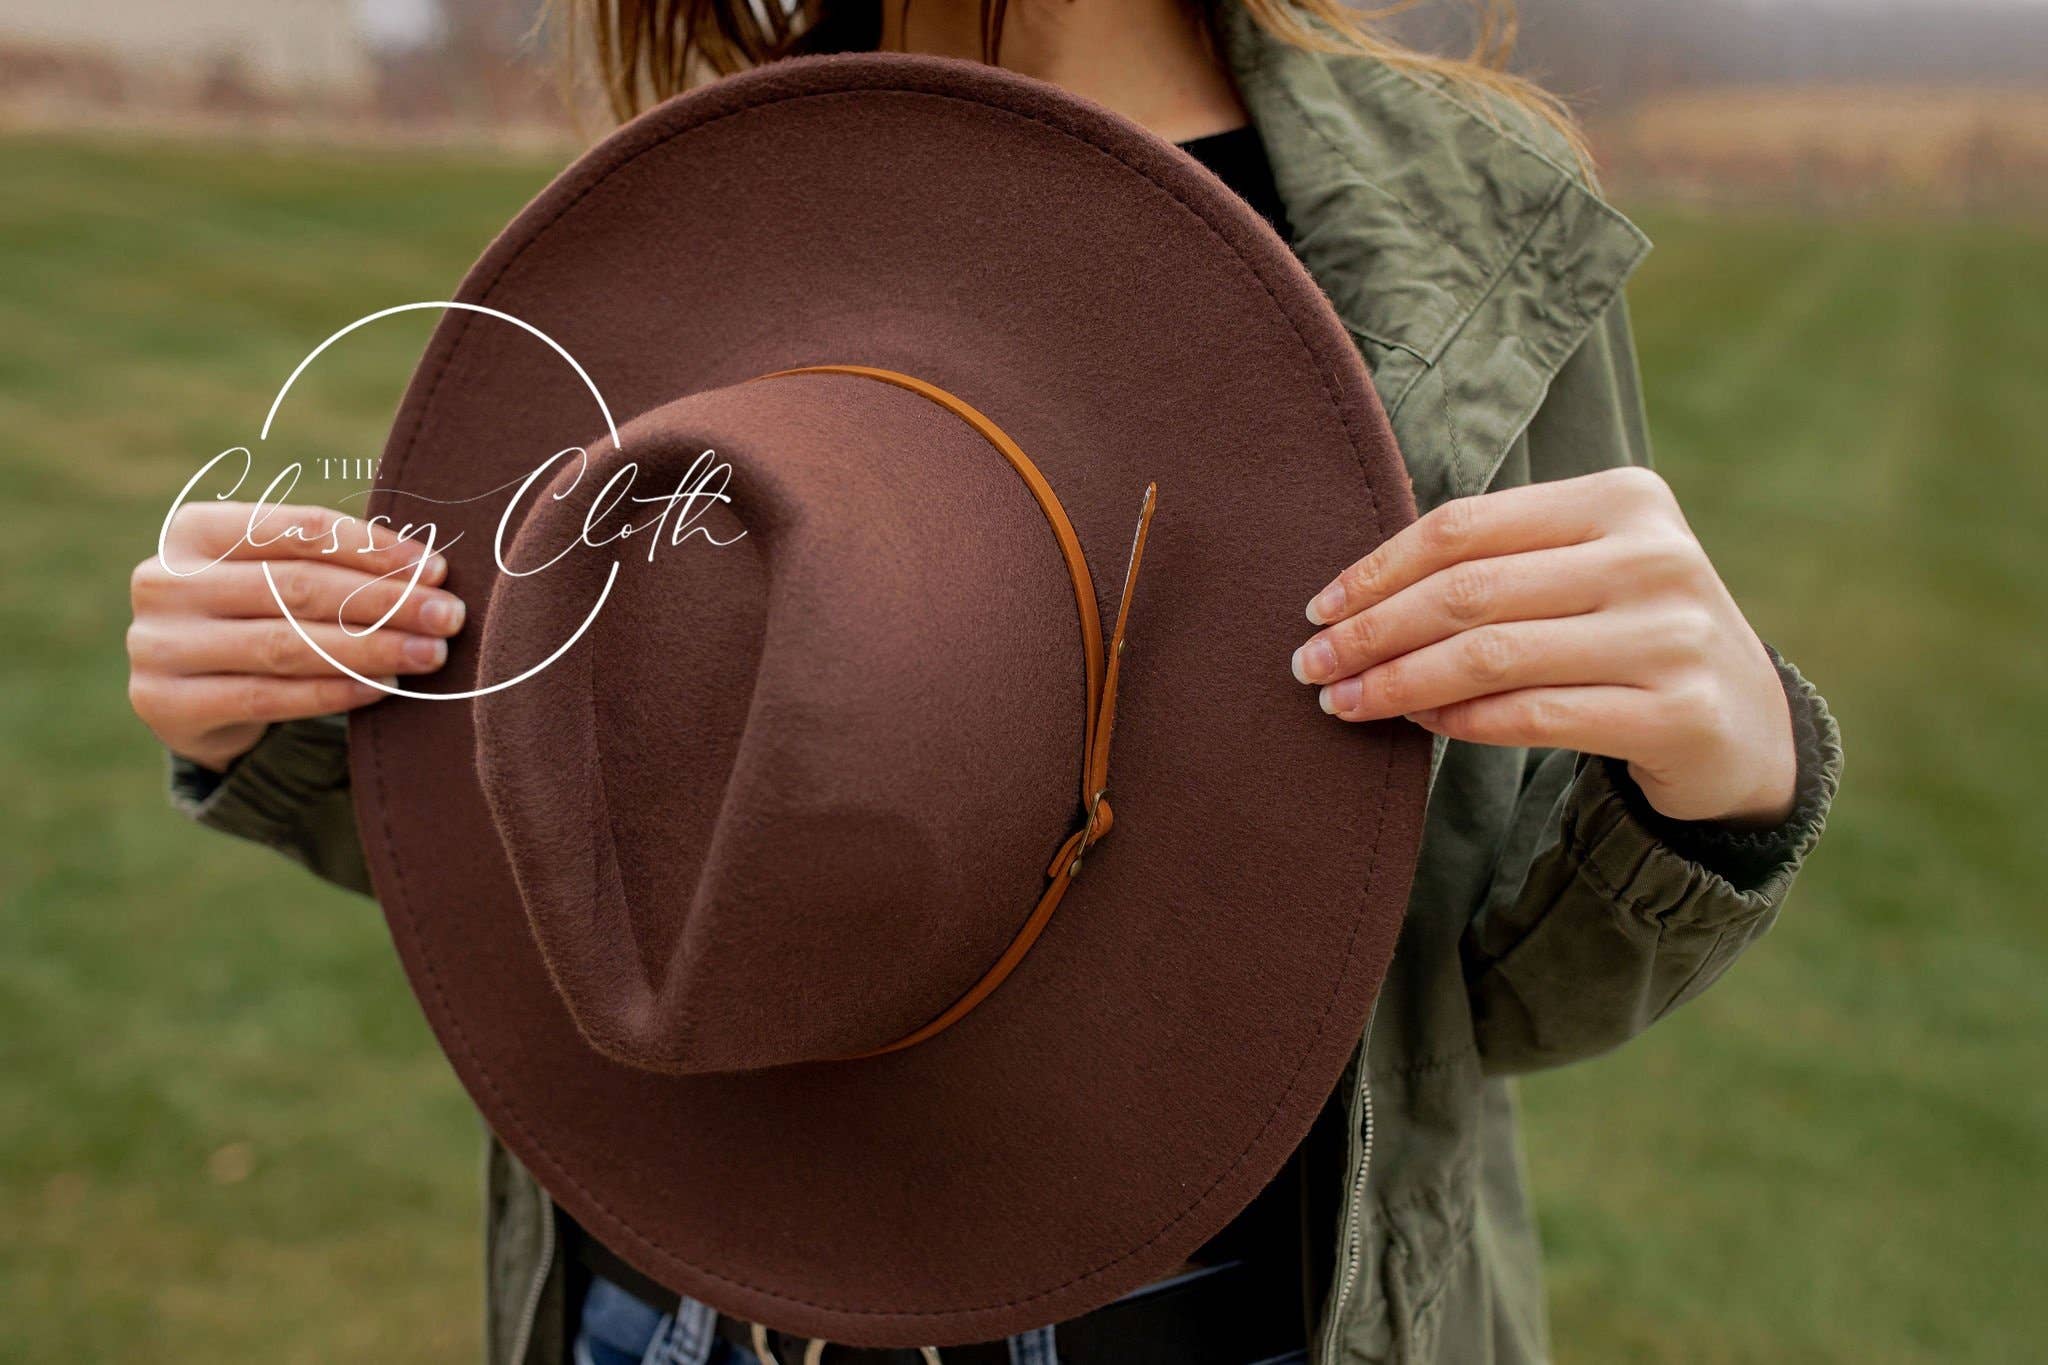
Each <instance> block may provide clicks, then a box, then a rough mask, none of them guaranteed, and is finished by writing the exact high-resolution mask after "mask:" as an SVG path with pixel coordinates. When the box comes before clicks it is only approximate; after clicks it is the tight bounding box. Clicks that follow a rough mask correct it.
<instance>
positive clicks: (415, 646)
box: [404, 635, 448, 668]
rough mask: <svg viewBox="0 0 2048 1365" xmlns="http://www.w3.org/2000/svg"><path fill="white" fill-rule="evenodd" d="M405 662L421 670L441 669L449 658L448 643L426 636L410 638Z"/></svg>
mask: <svg viewBox="0 0 2048 1365" xmlns="http://www.w3.org/2000/svg"><path fill="white" fill-rule="evenodd" d="M404 653H405V661H406V662H407V663H409V664H417V665H418V666H419V667H421V668H439V667H440V666H441V664H442V662H443V661H445V660H446V659H447V657H448V642H447V641H446V640H436V639H433V638H432V637H430V636H426V635H413V636H409V637H407V639H406V642H405V648H404Z"/></svg>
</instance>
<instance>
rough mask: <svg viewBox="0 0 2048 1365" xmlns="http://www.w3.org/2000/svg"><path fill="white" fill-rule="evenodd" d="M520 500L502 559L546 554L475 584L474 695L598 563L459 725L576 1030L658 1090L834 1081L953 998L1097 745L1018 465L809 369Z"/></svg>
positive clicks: (1037, 872) (916, 408) (698, 401)
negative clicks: (719, 472)
mask: <svg viewBox="0 0 2048 1365" xmlns="http://www.w3.org/2000/svg"><path fill="white" fill-rule="evenodd" d="M719 465H729V466H730V470H731V477H730V481H729V483H726V482H723V480H722V479H717V478H714V479H711V480H709V481H707V479H706V475H707V473H708V472H710V471H712V470H714V469H715V468H716V467H717V466H719ZM692 488H695V489H696V490H697V491H698V494H699V496H698V497H697V498H696V499H695V500H694V502H693V503H686V502H685V501H684V500H683V498H682V494H683V493H686V492H687V491H688V490H690V489H692ZM721 490H722V494H723V497H724V498H726V499H729V501H713V500H712V498H713V497H714V496H716V495H717V494H718V493H719V492H720V491H721ZM671 497H673V498H674V499H675V500H674V501H672V502H669V503H668V504H667V505H666V511H664V505H663V504H662V502H661V501H660V500H661V499H669V498H671ZM636 499H643V500H646V501H644V502H641V501H635V500H636ZM527 507H528V508H529V509H530V510H528V512H527V514H526V516H525V519H524V520H523V521H522V522H521V524H520V526H519V529H518V530H517V532H516V534H515V535H513V536H512V537H510V538H509V548H508V550H507V553H506V561H507V563H508V564H510V565H512V566H514V567H515V568H521V567H525V566H531V565H538V564H541V563H543V562H548V561H550V560H552V561H553V564H552V567H550V568H548V569H547V570H545V571H544V572H539V573H534V574H531V575H528V576H507V577H504V578H502V579H501V580H500V583H499V584H498V586H497V587H496V588H495V589H494V590H493V593H492V595H491V599H490V601H489V604H488V606H487V610H486V614H485V620H484V625H483V645H482V651H483V653H482V676H483V677H484V678H486V679H490V678H501V677H512V676H515V675H517V674H518V673H520V672H523V671H524V670H525V669H527V668H530V667H531V666H532V665H533V663H534V662H535V661H537V660H538V659H541V658H544V657H546V656H547V654H548V653H550V652H551V651H552V650H554V649H555V648H557V647H559V646H560V644H561V642H562V641H563V640H565V639H567V638H569V636H570V635H571V634H573V633H574V631H575V629H576V627H577V625H578V624H580V623H581V621H582V620H583V618H584V617H585V616H586V615H588V614H589V613H590V611H591V608H592V604H593V603H595V602H596V601H597V600H598V598H599V596H600V595H601V594H602V593H604V591H605V585H606V579H607V577H608V576H609V575H611V574H612V572H613V569H612V565H613V563H614V561H616V562H617V566H618V567H617V571H616V580H615V582H614V583H613V584H612V586H611V589H610V593H609V596H608V597H606V598H605V600H604V604H603V606H602V608H601V609H599V611H598V614H597V617H596V620H595V622H594V623H593V624H592V626H591V628H590V629H589V631H588V632H587V634H586V635H585V636H584V637H583V638H581V639H579V640H578V641H577V643H576V644H575V646H574V647H573V648H571V649H570V650H569V651H568V652H566V653H565V654H564V655H563V656H562V657H561V658H560V659H559V660H557V661H556V662H555V663H554V664H552V665H550V666H549V667H548V668H547V669H545V670H543V671H542V672H541V673H540V674H538V675H537V676H535V677H533V678H531V679H528V680H527V681H525V682H522V683H519V684H517V685H515V686H513V687H510V688H507V689H504V690H502V691H499V692H495V693H491V694H489V695H488V696H486V697H484V698H483V699H482V700H481V701H480V702H479V705H478V712H477V715H478V722H477V725H478V745H477V764H478V770H479V774H480V776H481V779H482V783H483V787H484V791H485V795H486V798H487V800H488V802H489V804H490V807H491V810H492V813H493V816H494V818H495V819H496V822H497V827H498V831H499V836H500V839H501V842H502V843H503V846H504V850H505V853H506V856H507V858H508V861H509V862H510V863H511V864H512V867H513V869H514V873H515V878H516V881H517V884H518V887H519V892H520V898H521V901H522V904H523V909H524V912H525V914H526V916H527V918H528V921H529V924H530V926H531V928H532V932H533V936H534V940H535V942H536V944H537V945H538V947H539V948H540V951H541V953H542V956H543V958H544V959H545V961H546V963H547V966H548V970H549V974H550V976H551V978H552V980H553V982H554V984H555V987H556V990H557V992H558V994H559V995H560V996H561V998H562V1000H563V1002H564V1003H565V1005H566V1006H567V1008H568V1010H569V1012H570V1014H571V1015H572V1017H573V1018H574V1019H575V1021H576V1024H577V1027H578V1028H579V1030H580V1031H581V1032H582V1033H583V1034H584V1036H585V1038H586V1039H587V1041H589V1042H590V1044H591V1045H592V1046H593V1047H594V1048H596V1049H597V1050H599V1051H601V1052H603V1053H604V1054H606V1055H608V1056H610V1057H612V1058H613V1059H615V1060H617V1061H620V1062H623V1063H626V1064H629V1065H632V1066H637V1067H642V1068H646V1069H650V1070H656V1071H663V1072H669V1073H673V1074H703V1073H719V1072H734V1071H748V1070H757V1069H762V1068H766V1067H773V1066H781V1065H788V1064H792V1063H800V1062H811V1061H822V1060H828V1059H832V1058H842V1057H847V1056H851V1055H858V1054H860V1053H863V1052H866V1051H869V1050H872V1049H875V1048H878V1047H882V1046H885V1045H887V1044H888V1043H889V1042H891V1041H892V1040H894V1039H896V1038H899V1037H902V1036H903V1035H904V1034H906V1033H908V1032H910V1031H912V1030H914V1029H917V1028H918V1027H920V1026H921V1025H923V1024H925V1023H926V1022H927V1021H928V1020H930V1019H931V1018H932V1017H933V1016H935V1015H937V1014H938V1013H939V1012H940V1011H942V1010H944V1009H945V1008H946V1007H947V1006H948V1005H949V1004H950V1003H951V1002H952V1001H954V1000H955V999H957V998H958V997H959V996H960V995H961V993H962V992H963V991H965V990H967V989H968V988H969V987H970V986H972V985H973V984H974V983H975V981H976V980H977V978H979V977H980V976H981V975H982V974H983V973H984V972H985V971H986V970H987V969H988V967H989V964H990V963H991V962H992V961H993V960H995V959H996V957H997V956H998V955H999V954H1001V953H1002V952H1003V950H1004V948H1005V946H1006V945H1007V944H1008V943H1009V941H1010V940H1011V938H1012V936H1013V935H1014V934H1015V933H1016V931H1017V929H1018V926H1019V923H1020V922H1021V921H1022V920H1023V919H1024V917H1025V916H1026V915H1027V913H1029V911H1030V910H1031V907H1032V904H1033V902H1034V901H1035V900H1036V899H1037V897H1038V895H1039V892H1040V890H1041V889H1042V888H1043V885H1044V881H1045V867H1046V863H1047V860H1048V859H1049V858H1050V857H1051V856H1052V854H1053V852H1054V850H1055V849H1057V848H1058V847H1059V846H1060V844H1061V841H1062V840H1063V839H1064V838H1065V837H1066V835H1067V834H1068V833H1069V832H1070V831H1071V829H1072V828H1073V825H1074V820H1075V805H1076V799H1075V793H1076V790H1077V786H1078V784H1077V780H1076V779H1077V776H1078V773H1079V770H1080V764H1081V751H1082V742H1083V728H1084V716H1085V704H1086V686H1087V681H1086V670H1085V664H1084V660H1083V657H1082V650H1081V646H1080V643H1079V637H1078V635H1077V632H1076V626H1075V619H1076V611H1075V603H1074V589H1073V586H1072V584H1071V581H1070V579H1069V577H1068V573H1067V570H1066V567H1065V565H1064V564H1063V562H1062V559H1061V556H1060V550H1059V547H1058V545H1057V544H1056V542H1055V540H1054V538H1053V536H1052V534H1051V533H1050V531H1049V530H1048V528H1047V525H1046V521H1045V517H1044V515H1043V513H1042V512H1041V511H1040V509H1039V507H1038V506H1037V505H1036V504H1035V503H1034V502H1033V499H1032V496H1031V494H1030V492H1029V490H1028V489H1027V488H1026V487H1025V486H1024V484H1023V483H1022V482H1021V481H1020V480H1019V478H1018V477H1017V475H1016V473H1015V472H1013V471H1012V470H1011V469H1010V468H1008V467H1007V466H1006V465H1005V464H1004V463H1003V461H1002V459H1001V458H999V457H998V455H997V454H996V453H995V452H994V451H993V450H992V449H991V448H990V447H989V445H988V443H987V442H986V441H985V440H983V439H982V438H981V437H980V436H979V435H977V434H976V433H975V432H974V431H973V430H972V429H971V428H969V427H968V426H966V425H965V424H963V423H962V422H960V421H958V420H957V419H956V418H955V417H953V416H952V415H951V414H949V413H947V412H946V411H944V410H943V409H941V408H939V407H936V406H934V405H933V404H932V403H929V402H927V401H925V400H924V399H923V398H920V397H918V396H917V395H915V394H912V393H908V392H904V391H902V390H900V389H893V388H890V387H889V386H886V385H882V384H876V383H872V382H868V381H865V380H862V379H860V378H856V377H851V376H844V375H824V374H820V375H802V376H789V377H783V378H778V379H777V380H776V381H775V382H773V383H748V384H739V385H734V386H732V387H729V388H725V389H719V390H714V391H711V392H707V393H703V394H697V395H692V396H690V397H687V398H683V399H679V400H676V401H673V402H670V403H668V404H666V405H664V406H662V407H659V408H656V409H654V410H653V411H651V412H649V413H647V414H646V415H644V416H643V417H641V418H640V419H638V420H636V421H635V422H633V423H632V424H630V425H629V426H628V427H626V428H625V429H624V430H623V431H622V432H621V433H620V446H619V448H618V449H612V448H610V447H609V446H601V447H598V448H596V449H595V450H594V451H593V454H592V457H591V459H590V461H589V463H588V466H587V467H584V466H583V465H581V464H580V463H575V462H571V463H565V464H564V466H563V467H562V468H561V469H560V470H559V471H558V473H557V474H556V476H555V478H554V480H553V482H552V483H551V485H550V486H549V487H548V488H547V490H546V491H545V492H541V493H537V494H535V495H534V496H532V497H531V498H529V499H528V500H527ZM627 525H631V526H634V527H637V528H641V529H640V530H639V531H638V532H637V533H636V534H634V535H632V536H629V537H625V538H623V539H611V537H613V536H615V535H616V533H617V532H618V530H619V529H620V528H622V527H624V526H627ZM691 528H694V529H691ZM590 542H596V544H595V545H593V544H592V543H590ZM564 549H567V551H568V552H567V553H566V554H564V553H562V552H563V551H564ZM558 555H559V556H560V557H559V558H556V556H558Z"/></svg>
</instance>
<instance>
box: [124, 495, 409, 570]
mask: <svg viewBox="0 0 2048 1365" xmlns="http://www.w3.org/2000/svg"><path fill="white" fill-rule="evenodd" d="M164 548H165V550H166V551H167V552H168V556H169V558H170V560H171V563H170V568H171V570H172V571H173V572H174V573H175V574H176V575H179V576H187V575H195V574H197V573H198V572H201V571H203V569H204V568H205V566H207V565H212V564H214V563H215V562H216V561H223V560H225V561H234V560H287V559H304V560H314V561H324V562H327V563H331V564H335V565H338V566H341V567H345V568H350V569H355V570H358V571H360V572H363V573H366V574H369V575H371V576H373V577H374V576H380V575H384V574H391V575H393V576H394V577H396V576H399V575H401V574H402V575H404V576H407V577H409V576H410V575H411V572H412V569H413V566H414V565H416V564H418V563H419V559H420V556H421V555H422V554H425V553H427V547H426V546H425V545H424V544H422V543H421V542H420V541H417V540H401V539H400V538H399V537H398V534H397V533H396V532H395V531H393V530H392V529H391V528H390V527H388V526H385V525H383V524H382V523H372V522H368V521H365V520H363V519H362V518H360V517H356V516H351V515H349V514H348V513H345V512H337V511H335V510H334V509H332V508H329V507H311V506H300V505H292V504H280V505H277V506H274V507H263V508H258V507H256V506H254V505H253V504H250V503H246V502H198V503H186V504H184V505H183V506H181V507H180V508H179V509H178V512H177V515H176V516H175V517H173V518H172V521H171V526H170V530H169V533H168V534H167V535H166V537H165V542H164ZM447 576H448V563H447V561H446V560H445V559H443V558H442V557H441V556H440V555H438V554H435V555H433V556H432V557H431V558H430V559H429V560H428V561H427V565H426V568H425V569H424V570H423V571H422V572H421V574H420V582H422V583H425V584H429V585H432V584H438V583H439V582H441V581H442V580H443V579H444V578H446V577H447Z"/></svg>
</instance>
